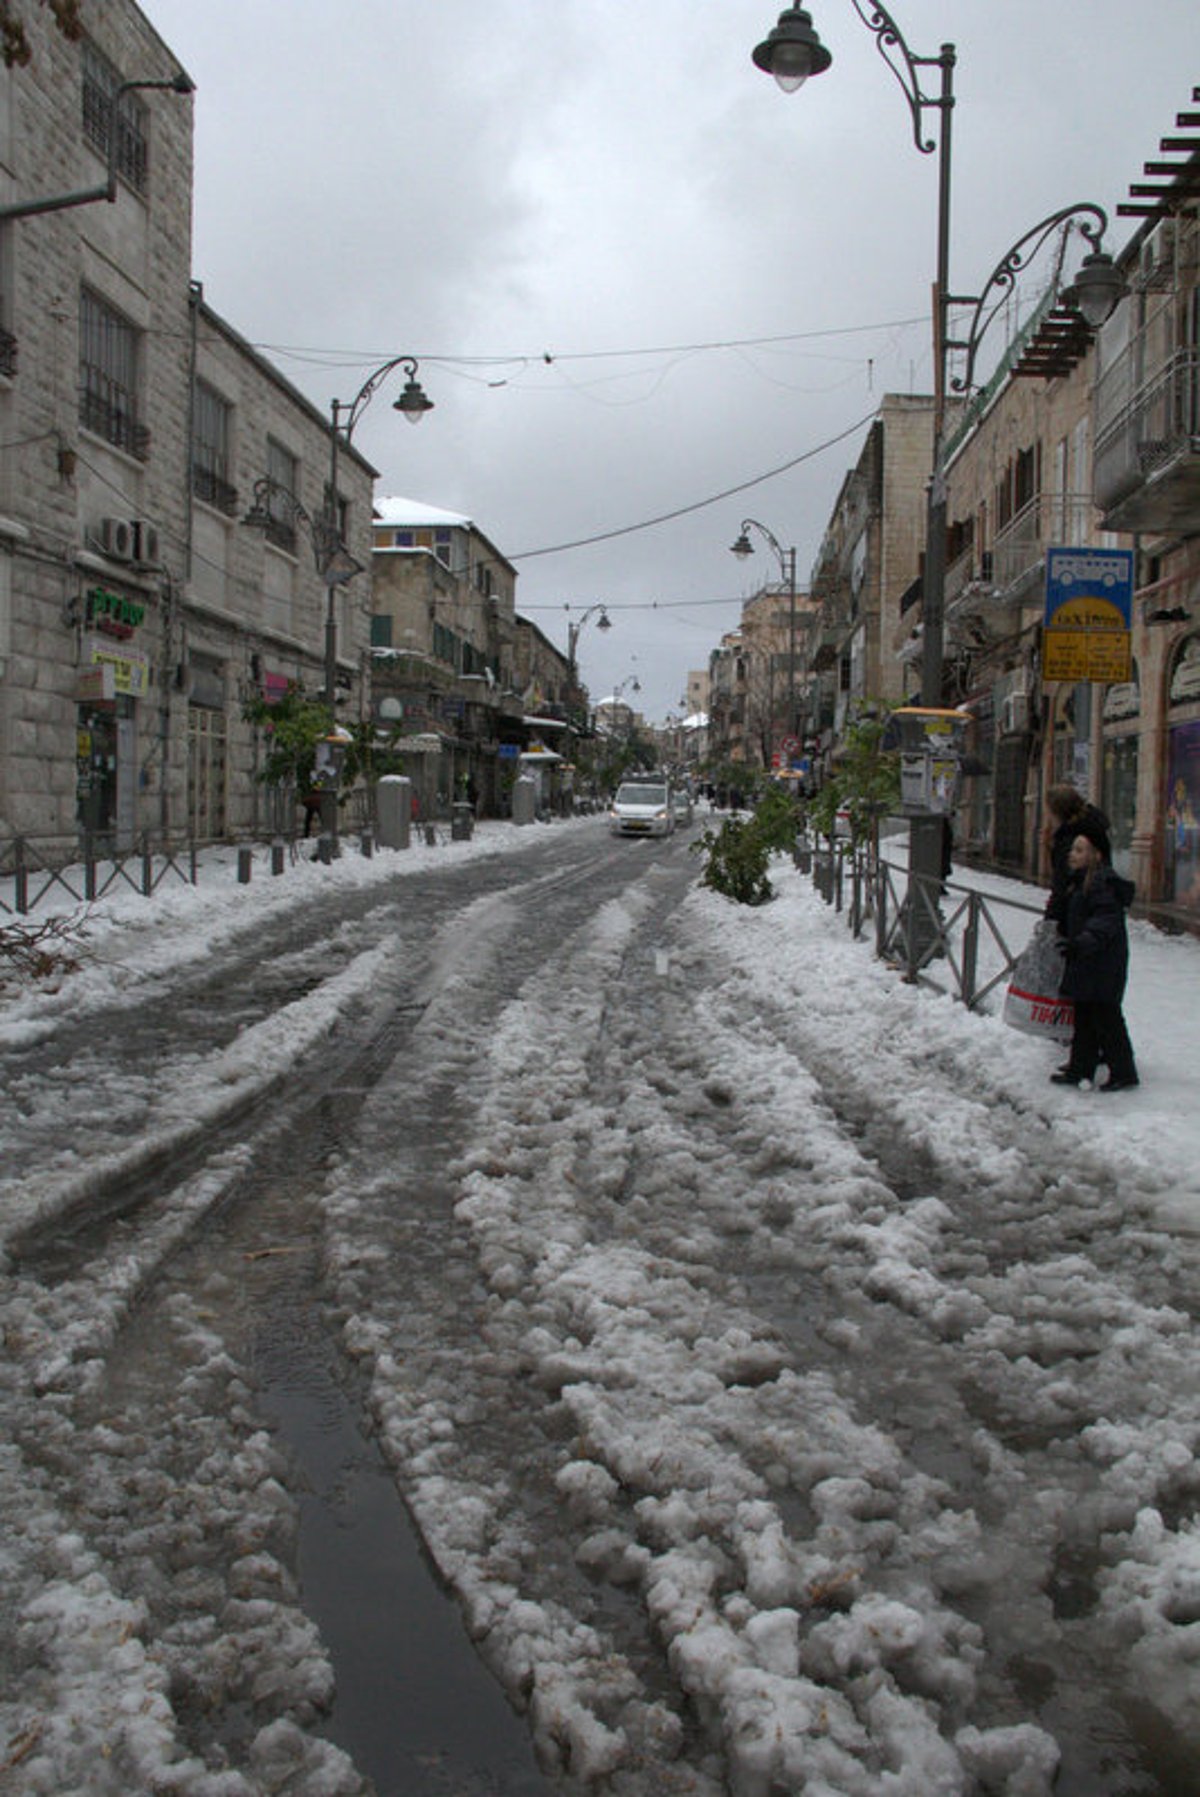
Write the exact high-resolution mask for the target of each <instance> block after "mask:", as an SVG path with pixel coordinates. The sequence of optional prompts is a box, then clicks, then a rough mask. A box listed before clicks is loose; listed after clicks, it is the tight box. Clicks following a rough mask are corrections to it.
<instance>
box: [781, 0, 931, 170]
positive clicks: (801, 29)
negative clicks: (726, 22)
mask: <svg viewBox="0 0 1200 1797" xmlns="http://www.w3.org/2000/svg"><path fill="white" fill-rule="evenodd" d="M851 4H852V5H853V7H854V10H855V12H856V13H857V14H858V16H859V18H860V19H861V20H862V22H863V24H864V25H865V26H866V28H867V30H868V31H869V32H871V34H872V36H873V37H874V39H875V45H876V48H877V49H878V51H879V54H880V55H881V56H882V57H883V60H884V61H885V62H886V63H887V65H888V67H889V68H890V69H891V71H892V73H893V74H894V75H895V77H896V79H897V81H898V82H899V83H900V88H901V91H902V92H903V94H904V98H905V99H906V100H907V101H908V110H909V112H910V113H911V114H912V125H913V142H914V143H915V144H916V146H917V149H918V150H920V152H921V154H922V156H929V155H932V153H933V151H934V150H936V149H937V147H938V145H937V142H936V140H934V139H931V138H928V137H926V136H924V134H923V129H922V127H923V125H924V114H925V112H926V111H927V110H928V109H930V108H932V109H933V110H934V111H935V112H940V113H941V114H942V115H943V116H942V130H943V132H945V130H946V127H947V125H948V123H949V112H950V109H951V107H952V106H953V105H954V91H953V88H954V82H953V69H954V64H955V61H956V57H955V52H954V45H953V44H943V45H942V48H941V51H940V52H939V54H938V55H937V56H916V55H914V54H913V52H912V51H911V50H910V49H909V47H908V44H907V43H906V42H905V38H904V33H903V32H902V31H901V29H900V27H899V25H897V23H896V21H895V19H893V17H892V15H891V13H890V12H889V11H888V10H887V7H886V6H882V5H871V4H869V0H851ZM752 60H753V62H754V65H755V67H756V68H760V69H762V70H763V71H764V72H765V73H766V74H768V75H773V76H774V77H775V80H776V81H777V82H778V83H779V85H780V87H782V88H783V90H784V92H785V93H792V92H794V91H795V89H796V88H798V87H800V86H802V85H803V83H804V82H805V81H807V80H808V77H809V76H810V75H821V74H823V73H824V72H825V70H826V69H827V68H828V67H829V65H830V63H831V62H832V61H833V57H832V56H831V55H830V53H829V51H828V50H827V49H826V48H825V46H824V44H823V43H822V42H821V40H820V38H819V37H818V36H817V32H816V28H815V27H814V25H813V22H812V17H811V15H810V14H809V13H807V12H806V11H805V10H804V8H803V7H802V6H799V5H796V4H793V5H791V6H789V7H788V9H787V11H786V12H782V13H780V15H779V23H778V24H777V25H776V26H775V28H774V30H773V31H771V32H769V33H768V35H767V37H766V38H765V39H764V40H763V42H762V43H761V44H759V45H758V46H757V47H756V48H755V50H754V51H753V53H752ZM930 68H937V69H941V71H942V82H941V92H940V93H936V94H928V93H926V92H925V90H924V88H923V87H922V85H921V70H922V69H930Z"/></svg>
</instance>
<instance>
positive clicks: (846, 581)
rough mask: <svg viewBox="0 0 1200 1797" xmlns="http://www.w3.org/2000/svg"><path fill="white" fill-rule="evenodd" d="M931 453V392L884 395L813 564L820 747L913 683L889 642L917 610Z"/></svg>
mask: <svg viewBox="0 0 1200 1797" xmlns="http://www.w3.org/2000/svg"><path fill="white" fill-rule="evenodd" d="M932 460H933V401H932V399H929V398H927V397H924V396H920V395H915V396H914V395H905V394H895V393H891V394H887V395H885V397H884V399H883V401H882V403H881V404H880V407H879V411H878V414H877V415H876V417H875V419H874V421H873V422H872V424H871V426H870V428H869V430H868V432H867V436H866V441H865V442H864V444H863V448H862V453H861V454H860V456H859V458H858V461H857V462H856V464H855V466H854V467H853V468H852V469H851V470H850V471H849V473H848V474H847V475H846V478H845V480H844V481H843V483H842V487H841V491H840V492H839V494H838V497H837V500H836V502H835V504H834V508H833V511H832V513H831V515H830V519H829V523H828V525H827V526H826V530H825V536H824V539H823V541H822V544H821V548H820V551H819V552H818V555H817V559H816V562H815V563H814V566H813V571H812V580H811V587H812V593H813V597H814V599H815V600H817V601H818V602H819V604H820V608H821V628H820V638H819V641H818V643H817V645H816V648H815V650H814V656H813V661H814V667H813V672H814V673H816V674H817V675H818V676H820V679H819V680H818V681H817V682H815V683H814V688H815V696H814V703H813V707H812V709H813V711H814V712H815V714H816V718H817V722H818V725H819V733H820V734H821V735H822V737H823V738H824V739H825V743H824V745H823V746H825V747H827V746H828V738H829V735H830V732H833V733H835V734H836V733H838V732H840V731H841V730H842V728H843V726H844V723H845V721H846V719H847V717H849V716H853V714H854V713H855V711H856V710H858V709H860V708H861V707H862V706H863V705H865V704H869V703H871V702H873V701H876V700H883V701H884V702H885V703H888V704H899V703H900V702H901V700H902V699H904V698H905V697H906V696H907V694H908V691H909V689H910V687H911V681H912V676H911V673H910V672H909V669H910V665H911V664H910V663H909V661H908V660H907V659H906V658H904V657H902V656H901V655H898V654H897V652H896V650H897V642H898V641H899V640H902V639H905V638H908V637H910V636H911V635H912V633H913V629H914V622H915V618H916V616H917V613H916V612H915V611H914V610H913V607H914V605H915V603H916V601H917V600H918V599H919V597H920V574H921V562H922V552H923V550H924V544H925V503H926V499H925V496H926V490H927V487H928V483H929V471H930V467H931V464H932Z"/></svg>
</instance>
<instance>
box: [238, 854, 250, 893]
mask: <svg viewBox="0 0 1200 1797" xmlns="http://www.w3.org/2000/svg"><path fill="white" fill-rule="evenodd" d="M253 863H254V856H253V854H252V852H251V851H250V850H249V849H239V850H238V860H237V869H238V872H237V877H238V885H239V886H249V884H250V871H251V868H252V866H253Z"/></svg>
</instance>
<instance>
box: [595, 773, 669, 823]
mask: <svg viewBox="0 0 1200 1797" xmlns="http://www.w3.org/2000/svg"><path fill="white" fill-rule="evenodd" d="M608 827H609V829H610V830H611V831H612V833H613V835H614V836H669V835H670V834H671V832H672V830H674V828H675V813H674V811H673V809H672V806H671V783H670V781H669V780H662V779H656V780H622V782H621V784H620V786H618V788H617V790H616V795H615V797H614V798H613V802H612V805H611V806H610V808H609V813H608Z"/></svg>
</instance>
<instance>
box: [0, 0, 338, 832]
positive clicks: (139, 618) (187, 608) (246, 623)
mask: <svg viewBox="0 0 1200 1797" xmlns="http://www.w3.org/2000/svg"><path fill="white" fill-rule="evenodd" d="M85 23H86V25H87V29H88V35H87V36H86V37H85V38H84V40H83V41H82V42H80V43H70V42H68V41H67V40H66V39H65V38H63V37H62V36H61V35H60V34H59V33H58V32H57V31H56V30H55V29H54V28H53V24H52V20H51V15H50V14H49V12H48V10H44V9H41V8H34V7H31V8H29V9H28V12H27V16H26V27H27V30H28V32H29V35H30V38H31V41H32V47H33V59H32V62H31V63H30V65H29V66H28V67H26V68H19V69H13V70H0V320H2V323H3V327H4V331H3V337H2V338H0V349H2V351H3V360H2V363H0V366H2V368H3V372H2V373H0V839H9V838H11V837H12V836H13V835H19V836H22V837H24V838H29V839H32V841H33V843H34V845H35V847H36V848H37V850H38V852H39V853H47V854H50V853H53V854H58V855H62V854H67V853H70V852H71V851H73V850H74V849H76V848H77V847H78V845H79V842H80V839H81V837H89V838H91V839H92V840H93V842H95V843H98V844H99V845H101V846H116V847H119V848H130V847H132V846H133V845H134V843H135V841H137V840H138V839H139V838H141V837H142V836H144V835H145V834H146V833H147V832H149V833H152V834H153V835H154V836H155V837H156V838H158V839H161V838H163V837H169V838H171V839H173V840H178V839H179V838H182V837H183V836H185V835H190V836H192V837H194V838H204V837H210V836H229V835H237V834H239V833H241V832H246V831H250V830H253V829H255V828H257V827H261V824H262V822H263V817H264V800H265V795H264V791H263V788H262V786H261V783H260V782H259V781H258V779H257V777H256V776H257V771H258V767H259V765H260V761H261V750H262V744H261V741H260V739H259V737H258V734H257V733H256V731H255V730H254V729H253V728H252V727H251V725H249V724H248V723H247V722H246V721H245V719H244V717H243V707H244V705H245V703H246V701H247V700H248V699H250V698H252V697H254V696H255V695H262V694H266V695H270V694H272V693H279V692H282V691H283V690H284V689H285V688H286V686H287V684H288V683H289V682H292V681H298V682H301V683H303V684H304V685H305V686H306V687H308V688H309V689H311V690H313V691H316V692H319V691H321V690H323V682H324V676H325V666H326V644H327V636H326V618H327V606H326V595H327V591H328V590H329V589H327V588H326V586H325V584H324V582H323V581H322V580H321V579H320V578H319V576H318V573H317V570H316V567H315V561H314V549H315V543H314V539H313V535H312V530H311V526H312V523H313V521H314V520H315V519H317V518H318V517H320V516H321V515H322V510H323V508H324V507H325V505H326V485H327V481H328V476H329V467H330V438H329V431H328V427H327V426H326V424H325V421H324V419H323V418H322V415H321V414H320V412H319V411H317V410H316V409H315V408H314V407H312V406H311V405H309V403H308V402H307V401H306V400H305V399H303V397H302V396H301V395H300V394H299V393H298V392H297V391H296V390H295V389H294V388H292V387H290V386H289V384H288V383H287V382H286V381H285V380H284V379H283V378H282V376H281V375H279V373H278V372H277V371H276V370H274V369H273V368H272V367H271V366H270V364H269V363H267V362H266V361H265V359H264V358H263V357H261V356H260V355H258V354H257V353H256V352H255V351H253V350H252V349H251V348H250V346H249V345H248V344H246V343H245V342H244V341H243V340H242V339H241V338H240V337H239V336H238V335H237V333H236V332H234V331H233V330H232V329H231V328H230V327H229V326H228V325H226V324H224V323H223V322H222V320H221V319H220V318H219V317H218V316H217V315H216V314H215V313H214V312H213V311H212V310H211V309H210V308H209V307H208V306H207V305H206V303H205V301H204V298H203V295H202V293H201V291H200V289H199V287H198V286H197V285H195V284H194V283H193V282H192V281H191V279H190V273H191V270H190V259H191V212H192V107H193V100H192V98H191V95H190V83H189V82H188V81H187V79H186V76H185V74H184V71H183V70H182V69H181V67H180V65H179V63H178V61H177V60H176V58H175V57H174V56H173V55H172V54H171V52H170V50H169V49H168V47H167V46H166V45H165V44H164V43H163V42H162V40H161V39H160V38H159V36H158V35H157V34H156V33H155V31H154V30H153V28H152V27H151V26H150V24H149V22H148V21H147V20H146V19H145V18H144V17H143V15H142V14H141V13H140V12H139V10H138V9H137V7H136V6H135V5H133V4H132V3H131V0H113V3H112V4H110V5H107V6H105V7H103V8H91V9H88V11H87V16H86V20H85ZM131 83H132V84H135V85H132V86H130V85H129V84H131ZM110 179H111V192H112V194H113V198H112V200H111V202H110V201H109V200H108V199H107V198H106V197H104V195H105V190H106V188H108V186H109V182H110ZM47 202H49V204H47ZM268 476H269V477H271V479H272V481H273V482H274V485H273V486H272V487H271V488H270V489H269V492H268V493H267V505H268V510H269V512H270V518H269V522H268V529H267V540H266V541H264V540H263V539H262V538H261V537H259V536H256V535H255V534H254V533H252V532H251V531H249V530H246V529H244V528H243V527H242V524H241V518H242V515H243V512H244V511H245V510H247V509H248V508H249V507H250V505H251V503H252V500H253V498H254V493H255V483H256V481H259V480H260V479H262V478H264V477H268ZM371 477H372V471H371V469H370V468H369V466H368V464H366V463H365V462H363V461H362V459H361V458H360V457H357V456H355V455H353V454H352V453H350V452H349V451H346V452H344V453H343V455H342V458H341V469H340V472H339V480H338V486H339V499H340V506H339V510H340V517H341V523H342V527H343V529H344V531H345V533H346V535H347V537H348V540H349V543H350V547H351V550H352V551H354V550H355V549H357V558H358V559H359V560H361V562H362V563H363V564H364V565H365V564H366V562H367V561H368V560H369V557H368V553H367V548H368V545H369V504H370V487H371ZM339 607H340V616H337V615H335V627H336V628H337V642H336V656H335V659H336V665H337V671H338V685H339V687H341V688H342V689H343V691H344V694H345V695H346V696H347V697H348V698H349V701H350V708H351V709H352V710H353V709H357V706H358V704H359V702H360V699H359V696H360V695H361V692H362V679H361V675H362V669H363V658H364V654H365V650H366V647H367V624H366V619H365V616H364V615H363V611H362V608H361V606H360V605H357V604H355V603H354V601H353V600H352V599H350V598H349V597H347V596H344V595H341V594H340V593H336V594H335V613H336V611H337V608H339ZM289 821H290V820H289Z"/></svg>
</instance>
